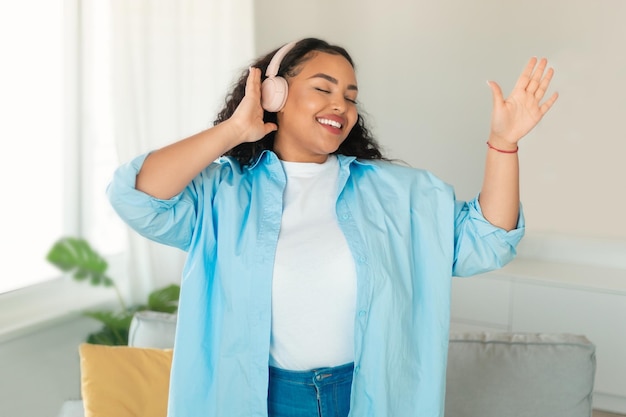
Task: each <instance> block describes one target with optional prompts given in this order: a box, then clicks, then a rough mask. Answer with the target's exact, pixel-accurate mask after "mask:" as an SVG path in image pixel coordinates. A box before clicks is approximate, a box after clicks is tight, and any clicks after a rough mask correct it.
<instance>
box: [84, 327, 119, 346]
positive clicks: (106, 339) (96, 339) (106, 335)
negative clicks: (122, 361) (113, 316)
mask: <svg viewBox="0 0 626 417" xmlns="http://www.w3.org/2000/svg"><path fill="white" fill-rule="evenodd" d="M86 341H87V343H91V344H95V345H109V346H126V345H128V330H126V331H120V330H119V329H117V330H113V329H111V328H110V327H107V326H103V327H102V329H100V330H99V331H97V332H93V333H90V334H89V335H88V336H87V340H86Z"/></svg>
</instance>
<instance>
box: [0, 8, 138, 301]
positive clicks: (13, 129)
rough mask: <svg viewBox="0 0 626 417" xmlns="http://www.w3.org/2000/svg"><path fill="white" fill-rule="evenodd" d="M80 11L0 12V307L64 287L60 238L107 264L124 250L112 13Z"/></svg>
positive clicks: (102, 9)
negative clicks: (75, 240) (51, 259)
mask: <svg viewBox="0 0 626 417" xmlns="http://www.w3.org/2000/svg"><path fill="white" fill-rule="evenodd" d="M80 6H81V7H79V0H30V1H25V2H6V3H2V5H0V50H2V51H3V55H4V58H5V59H4V60H3V62H4V63H3V65H2V68H0V91H1V92H2V93H1V94H0V112H1V113H0V115H1V116H0V119H1V120H2V123H1V124H0V135H1V136H2V151H0V189H1V190H2V196H3V202H2V207H3V208H2V213H3V219H4V221H3V233H2V235H3V240H4V242H5V245H4V247H5V248H6V247H8V252H7V249H4V254H3V256H2V266H3V270H4V274H3V278H2V279H1V280H0V303H1V302H2V298H1V297H2V295H1V294H2V293H6V292H10V291H13V290H17V289H20V288H24V287H28V286H32V285H35V284H39V283H43V282H46V281H49V280H51V279H54V278H58V277H59V275H60V274H59V272H58V271H57V270H56V269H55V268H54V267H52V266H51V265H49V264H48V263H47V262H46V260H45V255H46V253H47V251H48V249H49V248H50V247H51V246H52V244H53V243H54V242H55V241H56V240H57V239H58V238H60V237H61V236H64V235H78V234H80V235H82V236H85V237H87V238H88V239H89V241H90V242H91V243H92V244H93V246H94V247H95V248H96V249H97V250H98V251H99V252H101V253H105V254H113V253H119V252H122V251H124V250H125V247H126V240H125V228H124V226H123V225H122V223H121V222H120V221H119V220H118V219H117V217H116V216H115V214H114V213H113V211H112V209H111V208H110V206H109V204H108V202H107V201H106V196H105V193H104V191H105V188H106V184H107V182H108V181H109V178H110V176H111V173H112V172H113V170H114V168H115V166H116V165H117V163H118V162H117V158H116V155H115V144H114V141H113V134H112V129H111V119H110V111H109V109H110V96H109V91H110V88H109V77H108V75H109V74H108V68H109V63H108V53H107V52H108V51H107V45H108V44H107V38H108V33H107V30H108V25H107V16H108V14H107V4H106V2H100V1H84V2H82V4H80ZM79 10H80V14H79ZM79 28H81V29H82V30H83V31H81V30H80V29H79ZM86 30H88V32H86Z"/></svg>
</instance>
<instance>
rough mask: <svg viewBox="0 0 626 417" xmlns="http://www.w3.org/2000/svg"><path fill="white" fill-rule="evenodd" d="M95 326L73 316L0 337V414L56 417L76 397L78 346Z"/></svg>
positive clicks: (98, 325)
mask: <svg viewBox="0 0 626 417" xmlns="http://www.w3.org/2000/svg"><path fill="white" fill-rule="evenodd" d="M99 327H100V324H99V323H97V322H96V321H95V320H92V319H87V318H76V319H72V320H66V321H63V322H60V323H56V324H52V325H50V326H48V327H46V328H43V329H40V330H39V331H36V332H32V333H29V334H25V335H22V336H20V337H16V338H13V339H10V340H7V339H4V338H3V339H2V340H0V416H12V417H34V416H37V417H56V416H57V415H58V413H59V411H60V410H61V406H62V404H63V401H64V400H69V399H78V398H80V364H79V357H78V345H79V344H80V343H81V342H83V341H84V340H85V338H86V337H87V335H88V334H89V333H91V332H93V331H95V330H96V329H98V328H99Z"/></svg>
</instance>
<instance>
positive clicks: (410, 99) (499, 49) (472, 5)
mask: <svg viewBox="0 0 626 417" xmlns="http://www.w3.org/2000/svg"><path fill="white" fill-rule="evenodd" d="M255 13H256V20H255V22H256V29H255V30H256V39H257V41H256V49H257V52H258V54H262V53H265V52H267V51H269V50H271V49H272V48H275V47H277V46H279V45H281V44H283V43H285V42H287V41H290V40H293V39H299V38H302V37H305V36H315V37H320V38H324V39H326V40H328V41H330V42H331V43H337V44H340V45H342V46H345V47H346V48H347V49H348V51H349V52H350V53H351V54H352V56H353V58H354V59H355V61H356V64H357V77H358V80H359V90H360V98H359V100H360V101H361V103H362V104H363V106H364V108H365V110H366V112H367V113H368V114H369V115H370V121H371V122H373V123H372V125H373V127H374V131H375V133H376V134H377V137H378V138H379V140H380V142H381V143H382V144H383V145H384V147H385V148H387V150H388V151H389V154H390V156H392V157H398V158H402V159H404V160H405V161H407V162H409V163H410V164H411V165H413V166H417V167H423V168H427V169H429V170H432V171H433V172H435V173H436V174H437V175H439V176H440V177H441V178H443V179H444V180H445V181H447V182H449V183H451V184H453V185H454V186H455V188H456V191H457V195H458V197H460V198H463V199H467V198H471V197H472V196H474V195H475V193H477V192H478V191H479V188H480V184H481V176H482V168H483V161H484V155H485V152H486V151H485V143H484V142H485V140H486V137H487V134H488V129H489V117H490V111H491V93H490V90H489V88H488V87H487V85H486V82H485V81H486V80H487V79H491V80H495V81H498V82H499V83H500V85H501V86H502V88H503V90H504V91H505V94H506V93H508V92H509V91H510V89H511V88H512V87H513V84H514V82H515V80H516V78H517V76H518V74H519V73H520V71H521V70H522V68H523V67H524V65H525V64H526V62H527V60H528V58H529V57H531V56H533V55H536V56H540V57H541V56H546V57H547V58H548V59H549V60H550V63H551V64H552V65H553V66H554V67H555V70H556V76H555V79H554V81H553V88H552V90H557V91H558V92H559V93H560V99H559V101H558V102H557V104H556V105H555V107H554V108H553V109H552V111H551V112H550V113H549V114H548V115H547V116H546V118H545V119H544V120H543V121H542V122H541V124H540V125H539V126H538V127H537V129H536V130H535V131H534V132H533V133H531V134H530V135H529V136H528V137H526V138H525V139H524V140H523V142H522V143H521V150H520V159H521V163H522V200H523V203H524V208H525V213H526V218H527V222H528V229H527V230H528V232H529V234H530V233H534V232H535V233H547V234H556V235H559V236H561V235H563V236H578V237H596V238H597V237H600V238H606V239H614V240H618V241H623V240H624V239H626V220H625V219H626V216H624V215H623V214H622V212H623V207H624V206H625V205H626V197H625V193H624V190H625V189H626V186H625V185H624V182H625V181H626V164H625V163H624V155H625V154H626V128H624V118H625V117H626V53H624V50H625V49H624V48H626V46H625V45H626V26H625V25H624V24H623V22H624V19H625V18H626V2H624V1H622V0H600V1H597V2H589V1H586V0H551V1H544V0H528V1H525V2H509V1H507V2H503V1H500V0H474V1H467V0H445V1H399V0H387V1H373V0H343V1H330V0H317V1H310V2H303V1H287V0H264V1H262V2H261V1H259V2H257V8H256V11H255Z"/></svg>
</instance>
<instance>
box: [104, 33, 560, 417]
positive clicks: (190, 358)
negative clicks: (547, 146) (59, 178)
mask: <svg viewBox="0 0 626 417" xmlns="http://www.w3.org/2000/svg"><path fill="white" fill-rule="evenodd" d="M273 58H275V59H274V61H273V62H271V61H272V59H273ZM276 61H278V64H277V62H276ZM277 66H278V69H276V67H277ZM268 67H270V71H269V72H270V74H269V78H273V75H275V74H273V73H272V71H274V72H278V75H279V76H283V77H284V78H285V79H286V80H287V83H288V93H287V95H286V100H285V102H284V105H283V106H282V107H281V106H280V105H279V106H278V108H274V107H272V105H270V104H267V103H266V102H267V97H268V96H269V93H267V94H266V93H265V92H264V93H263V94H262V84H261V79H262V78H263V76H262V72H263V71H265V70H266V69H267V68H268ZM552 74H553V71H552V70H551V69H549V70H547V71H546V60H545V59H542V60H540V61H537V60H536V59H534V58H533V59H531V60H530V62H529V63H528V65H527V67H526V68H525V70H524V72H523V73H522V75H521V76H520V78H519V81H518V82H517V85H516V86H515V88H514V90H513V92H512V94H511V96H510V97H508V98H507V99H506V100H505V99H504V98H503V95H502V92H501V90H500V88H499V87H498V85H497V84H496V83H494V82H490V83H489V85H490V87H491V89H492V92H493V99H494V109H493V115H492V122H491V133H490V136H489V138H488V141H487V145H488V147H487V159H486V167H485V177H484V183H483V186H482V189H481V192H480V194H479V197H478V198H477V199H474V200H473V201H470V202H468V203H465V202H459V201H456V200H455V198H454V193H453V190H452V188H451V187H449V186H448V185H446V184H444V183H443V182H442V181H440V180H439V179H437V178H436V177H435V176H433V175H432V174H430V173H428V172H425V171H422V170H418V169H412V168H408V167H404V166H399V165H396V164H393V163H391V162H389V161H386V160H384V158H383V156H382V155H381V152H380V151H379V149H378V147H377V144H376V142H375V141H374V140H373V139H372V138H371V136H370V135H369V132H368V130H367V128H366V126H365V123H364V120H363V118H362V117H361V116H360V115H359V113H358V109H357V104H356V100H357V94H358V84H357V80H356V76H355V73H354V67H353V63H352V60H351V58H350V56H349V55H348V53H347V52H346V51H345V50H344V49H342V48H340V47H337V46H333V45H329V44H328V43H326V42H324V41H322V40H319V39H303V40H301V41H299V42H297V43H295V44H289V45H288V46H285V47H283V48H281V49H279V50H278V51H274V52H272V53H270V54H268V55H266V56H264V57H262V58H261V59H259V60H258V61H257V62H255V63H254V64H253V65H252V67H251V68H250V69H249V70H248V71H247V72H246V74H244V75H243V76H242V78H241V79H240V80H239V82H238V83H237V84H236V85H235V87H234V89H233V91H232V92H231V94H229V96H228V98H227V102H226V106H225V108H224V109H223V110H222V112H221V113H220V114H219V116H218V119H217V121H216V123H215V126H214V127H212V128H210V129H208V130H205V131H203V132H200V133H198V134H197V135H194V136H192V137H189V138H187V139H184V140H181V141H178V142H176V143H174V144H172V145H169V146H167V147H165V148H162V149H159V150H157V151H154V152H152V153H149V154H148V155H142V156H139V157H137V158H136V159H134V160H133V161H131V162H130V163H128V164H126V165H123V166H121V167H120V168H119V169H118V170H117V171H116V174H115V177H114V179H113V181H112V183H111V185H110V187H109V189H108V193H109V197H110V200H111V203H112V204H113V206H114V207H115V209H116V210H117V211H118V213H119V214H120V216H121V217H122V218H123V219H124V220H125V221H126V222H127V223H128V224H129V225H130V226H132V227H133V228H134V229H135V230H137V231H138V232H139V233H141V234H142V235H144V236H146V237H148V238H150V239H153V240H155V241H158V242H161V243H164V244H168V245H172V246H176V247H178V248H181V249H183V250H186V251H188V252H189V254H188V259H187V262H186V265H185V268H184V272H183V279H182V291H181V299H180V307H179V316H178V328H177V329H178V333H177V336H176V345H175V352H174V360H173V365H172V374H171V383H170V401H169V416H170V417H182V416H200V415H202V416H228V417H235V416H266V415H270V416H317V415H319V416H330V415H332V416H346V415H348V412H350V415H352V416H376V417H380V416H390V417H391V416H392V417H402V416H443V404H444V392H445V363H446V357H447V337H448V326H449V307H450V306H449V295H450V278H451V276H452V275H459V276H465V275H473V274H476V273H481V272H485V271H488V270H492V269H495V268H499V267H501V266H502V265H504V264H505V263H507V262H508V261H510V260H511V259H512V258H513V256H514V255H515V247H516V245H517V243H518V242H519V240H520V239H521V237H522V235H523V230H524V225H523V219H522V216H521V213H520V211H519V191H518V159H517V153H516V152H517V149H518V148H517V142H518V141H519V140H520V139H521V138H522V137H523V136H524V135H525V134H526V133H528V132H529V131H530V130H531V129H532V128H533V127H534V126H535V125H536V124H537V123H538V122H539V120H540V119H541V118H542V117H543V115H544V114H545V113H546V112H547V111H548V110H549V109H550V107H551V106H552V104H553V103H554V102H555V100H556V98H557V95H556V94H554V95H552V96H551V97H550V98H549V99H548V100H546V101H545V103H541V101H542V100H543V97H544V94H545V92H546V90H547V88H548V86H549V83H550V80H551V78H552ZM263 90H265V86H264V87H263ZM262 105H263V106H265V107H266V108H269V109H270V111H268V110H264V108H263V107H262ZM223 155H226V156H225V157H224V158H220V156H223ZM218 159H219V160H218Z"/></svg>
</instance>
